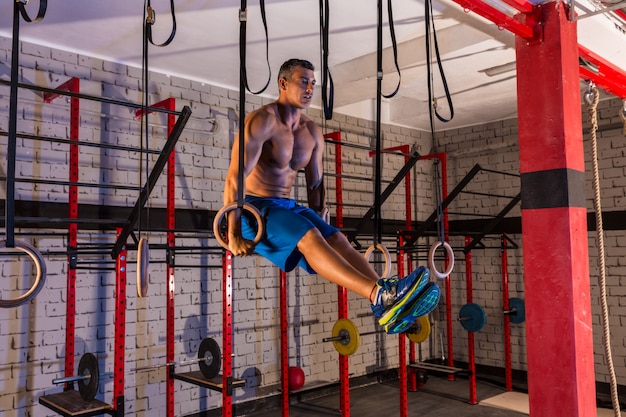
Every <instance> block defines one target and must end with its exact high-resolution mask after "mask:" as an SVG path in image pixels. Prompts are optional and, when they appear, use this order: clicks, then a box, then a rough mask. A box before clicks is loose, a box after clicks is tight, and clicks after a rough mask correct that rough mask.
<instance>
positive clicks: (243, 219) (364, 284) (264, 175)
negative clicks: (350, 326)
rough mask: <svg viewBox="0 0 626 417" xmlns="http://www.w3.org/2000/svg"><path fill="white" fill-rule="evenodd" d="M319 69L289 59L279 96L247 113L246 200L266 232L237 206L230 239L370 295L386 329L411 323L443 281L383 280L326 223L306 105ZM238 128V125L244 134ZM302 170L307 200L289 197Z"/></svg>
mask: <svg viewBox="0 0 626 417" xmlns="http://www.w3.org/2000/svg"><path fill="white" fill-rule="evenodd" d="M314 86H315V76H314V68H313V65H312V64H311V63H310V62H309V61H306V60H302V59H290V60H288V61H286V62H285V63H284V64H283V65H282V66H281V68H280V72H279V74H278V88H279V92H280V93H279V97H278V99H277V100H276V101H275V102H273V103H270V104H267V105H264V106H262V107H260V108H259V109H257V110H254V111H252V112H250V113H249V114H248V115H247V117H246V120H245V125H244V167H243V171H244V177H245V198H246V202H247V203H249V204H252V205H253V206H255V207H256V208H258V210H259V211H260V212H261V215H262V217H263V219H264V221H265V236H264V237H263V239H262V240H261V241H260V242H259V243H258V244H257V245H256V246H255V245H254V244H253V242H252V241H251V240H250V239H252V238H253V237H254V235H255V234H256V231H255V230H254V224H251V222H250V221H249V220H248V216H245V215H244V216H241V213H240V211H239V210H233V211H231V212H230V213H229V217H228V242H229V247H230V250H231V252H232V253H233V255H235V256H246V255H250V254H252V253H258V254H260V255H262V256H264V257H265V258H267V259H269V260H270V261H271V262H272V263H274V264H275V265H276V266H278V267H279V268H281V269H282V270H283V271H291V270H293V269H294V268H295V267H296V266H297V265H300V266H301V267H302V268H304V269H306V270H307V271H309V272H310V273H317V274H319V275H321V276H322V277H324V278H326V279H327V280H329V281H331V282H334V283H336V284H338V285H341V286H343V287H345V288H347V289H348V290H351V291H354V292H355V293H357V294H359V295H361V296H362V297H365V298H367V299H368V300H369V301H370V303H372V311H373V313H374V315H375V316H376V317H377V318H378V321H379V324H380V325H381V326H383V328H384V329H385V331H386V332H387V333H400V332H403V331H405V330H407V329H408V328H409V327H410V326H411V325H412V324H413V322H414V321H415V320H416V319H417V318H418V317H420V316H423V315H425V314H428V313H429V312H430V311H432V310H433V309H434V308H435V307H436V306H437V303H438V302H439V293H440V291H439V287H438V286H437V285H436V284H435V283H433V282H429V271H428V269H427V268H424V267H420V268H418V269H416V270H415V271H413V272H412V273H411V274H410V275H409V276H407V277H406V278H404V279H400V280H398V279H394V278H386V279H381V278H380V277H379V276H378V274H377V273H376V271H375V270H374V269H373V268H372V266H371V265H370V263H369V262H368V261H367V259H365V258H364V257H363V256H362V255H361V254H360V253H359V252H358V251H357V250H356V249H354V248H353V247H352V245H351V244H350V242H349V241H348V239H347V238H346V237H345V236H344V235H343V233H341V232H340V230H339V229H337V228H335V227H332V226H331V225H329V224H328V223H326V222H325V221H324V220H323V219H322V217H320V214H321V213H323V212H324V211H326V207H325V198H324V182H323V177H322V174H323V165H322V156H323V154H324V137H323V134H322V131H321V129H320V128H319V126H317V125H316V124H315V123H314V122H313V121H312V120H311V119H309V118H308V117H306V116H305V115H303V114H302V110H303V109H306V108H308V107H309V106H310V105H311V100H312V98H313V88H314ZM239 134H241V132H240V133H239ZM238 154H239V140H238V139H235V143H234V145H233V149H232V155H231V162H230V167H229V168H228V173H227V175H226V184H225V187H224V203H225V205H228V204H231V203H233V202H235V201H236V200H237V187H238V184H237V178H238V173H239V169H241V168H240V167H239V162H238ZM301 169H304V173H305V178H306V183H307V197H308V198H307V200H308V207H304V206H301V205H299V204H297V202H296V201H295V200H293V199H291V191H292V187H293V184H294V182H295V179H296V175H297V173H298V171H299V170H301Z"/></svg>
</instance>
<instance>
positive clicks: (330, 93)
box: [320, 0, 335, 120]
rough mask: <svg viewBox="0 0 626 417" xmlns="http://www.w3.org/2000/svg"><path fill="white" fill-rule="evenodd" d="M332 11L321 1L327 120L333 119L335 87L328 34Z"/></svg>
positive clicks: (322, 57) (323, 102) (324, 94)
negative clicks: (329, 58)
mask: <svg viewBox="0 0 626 417" xmlns="http://www.w3.org/2000/svg"><path fill="white" fill-rule="evenodd" d="M329 17H330V9H329V2H328V0H320V54H321V57H320V58H321V59H320V60H321V62H322V104H323V107H324V117H325V118H326V120H330V119H332V118H333V102H334V96H335V85H334V83H333V77H332V75H331V74H330V69H329V68H328V52H329V51H328V44H329V42H328V32H329V24H328V22H329Z"/></svg>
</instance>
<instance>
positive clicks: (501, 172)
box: [480, 168, 520, 178]
mask: <svg viewBox="0 0 626 417" xmlns="http://www.w3.org/2000/svg"><path fill="white" fill-rule="evenodd" d="M480 170H481V171H484V172H491V173H492V174H502V175H510V176H511V177H517V178H519V177H520V175H519V174H515V173H513V172H504V171H497V170H495V169H489V168H481V169H480Z"/></svg>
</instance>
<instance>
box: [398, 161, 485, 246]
mask: <svg viewBox="0 0 626 417" xmlns="http://www.w3.org/2000/svg"><path fill="white" fill-rule="evenodd" d="M480 170H481V167H480V165H478V164H476V165H474V166H473V167H472V169H471V170H470V171H469V172H468V173H467V175H465V177H463V179H462V180H461V181H460V182H459V183H458V184H457V186H456V187H454V189H453V190H452V192H450V194H448V196H447V197H446V198H445V199H444V200H443V201H442V202H441V210H439V208H438V207H436V208H435V210H434V211H433V213H432V214H431V215H430V216H429V217H428V219H426V221H424V223H422V224H421V225H420V227H419V228H418V229H417V230H416V233H415V235H414V236H416V238H415V239H417V237H419V236H420V235H422V234H423V233H424V232H425V231H426V230H428V229H430V227H431V226H432V225H433V223H434V222H435V220H437V216H438V215H439V211H442V212H443V211H444V210H445V209H446V208H447V207H448V206H449V205H450V203H452V201H453V200H454V199H455V198H456V197H457V196H458V195H459V193H460V192H461V190H462V189H463V188H465V187H466V186H467V184H469V182H470V181H471V180H472V179H473V178H474V177H475V176H476V174H478V172H480ZM413 243H415V240H414V239H412V240H411V241H407V242H406V246H411V245H412V244H413Z"/></svg>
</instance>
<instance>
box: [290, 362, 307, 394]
mask: <svg viewBox="0 0 626 417" xmlns="http://www.w3.org/2000/svg"><path fill="white" fill-rule="evenodd" d="M303 385H304V371H303V370H302V368H299V367H297V366H290V367H289V390H290V391H295V390H297V389H300V388H302V386H303Z"/></svg>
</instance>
